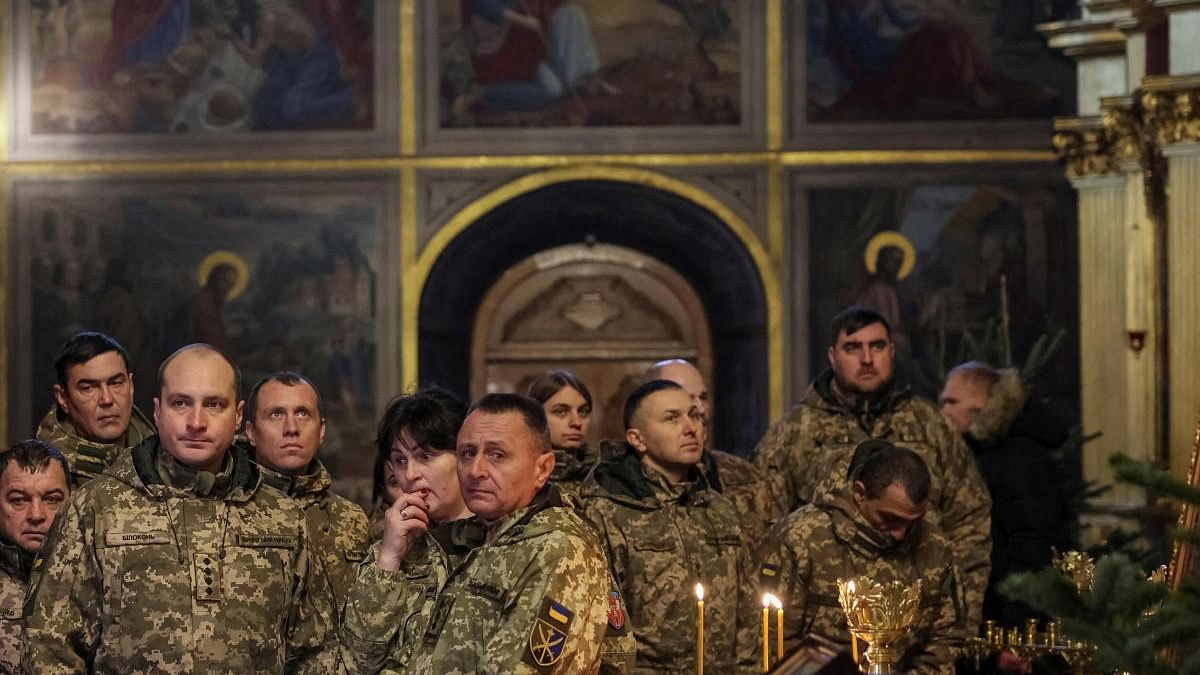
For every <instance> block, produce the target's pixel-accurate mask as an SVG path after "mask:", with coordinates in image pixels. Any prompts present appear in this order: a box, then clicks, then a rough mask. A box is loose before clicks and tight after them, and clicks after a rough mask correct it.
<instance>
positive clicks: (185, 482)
mask: <svg viewBox="0 0 1200 675" xmlns="http://www.w3.org/2000/svg"><path fill="white" fill-rule="evenodd" d="M154 468H155V469H156V470H157V471H158V476H159V478H161V479H162V484H163V485H165V486H166V487H167V488H168V489H169V490H171V491H172V492H175V493H178V494H188V495H196V496H199V497H207V496H209V495H218V496H222V495H224V494H225V493H226V492H228V491H229V485H230V481H231V479H232V476H233V460H232V459H231V458H230V456H229V455H228V454H226V455H225V458H224V462H223V464H222V466H221V470H220V471H218V472H217V473H215V474H214V473H212V472H209V471H204V470H202V469H195V468H192V467H190V466H187V465H185V464H183V463H182V462H180V461H179V460H177V459H175V457H174V456H172V455H171V453H169V452H167V451H166V450H165V449H164V448H163V447H162V446H159V448H158V453H157V454H156V455H155V457H154Z"/></svg>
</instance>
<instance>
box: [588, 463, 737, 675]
mask: <svg viewBox="0 0 1200 675" xmlns="http://www.w3.org/2000/svg"><path fill="white" fill-rule="evenodd" d="M581 496H582V497H583V500H584V510H585V512H586V514H587V516H588V518H589V519H591V521H592V522H593V523H595V525H596V526H597V527H598V528H599V529H600V535H601V539H602V540H603V542H604V545H605V549H606V551H607V553H608V559H609V564H610V565H611V566H612V571H613V575H614V576H615V577H616V582H617V585H618V586H619V587H620V588H621V591H622V592H623V593H624V596H625V604H626V607H627V608H628V610H629V615H630V618H631V619H632V621H633V625H634V626H635V627H636V629H637V630H636V635H637V667H636V669H635V670H636V672H653V671H661V670H664V669H665V670H671V671H674V672H685V671H689V670H691V671H695V670H696V630H697V626H696V597H695V595H694V592H693V588H694V587H695V585H696V583H697V582H699V583H702V584H703V585H704V587H705V597H706V601H705V625H706V635H707V638H706V641H705V666H706V668H709V669H711V671H712V672H719V673H724V672H732V671H733V670H734V668H735V666H736V665H737V661H738V655H744V656H748V655H750V653H751V652H750V651H749V650H750V649H752V646H747V644H746V641H747V640H753V632H752V630H753V629H752V626H750V625H749V624H750V623H752V619H751V618H749V617H747V616H745V614H744V613H743V612H741V611H739V608H740V607H743V606H744V605H745V602H747V601H748V598H747V592H748V590H750V589H751V588H752V586H751V583H750V582H751V580H752V571H753V570H752V569H751V562H750V556H749V553H748V548H747V546H746V545H745V542H744V540H743V536H742V530H741V523H740V520H739V517H738V513H737V510H736V508H735V507H734V505H733V503H732V502H731V501H730V500H729V499H727V498H726V497H724V496H723V495H721V494H720V493H719V492H717V491H716V490H714V489H712V487H711V486H710V485H709V483H708V479H707V477H706V475H705V474H704V472H702V471H700V470H698V469H697V470H696V471H694V472H693V480H692V481H691V482H689V483H686V484H684V485H682V486H679V485H672V484H671V483H669V482H668V481H667V479H666V478H665V477H664V476H662V475H661V474H659V473H657V472H654V471H651V470H647V469H645V468H644V467H643V465H642V463H641V461H640V459H639V458H638V456H637V455H636V454H635V453H633V452H632V451H628V452H627V453H626V454H625V455H623V456H621V457H619V458H617V459H614V460H607V461H604V462H602V463H601V464H600V465H599V466H597V467H596V469H595V470H594V471H593V472H592V475H591V476H590V477H589V478H588V481H587V482H586V483H584V486H583V488H582V494H581ZM747 631H751V632H747Z"/></svg>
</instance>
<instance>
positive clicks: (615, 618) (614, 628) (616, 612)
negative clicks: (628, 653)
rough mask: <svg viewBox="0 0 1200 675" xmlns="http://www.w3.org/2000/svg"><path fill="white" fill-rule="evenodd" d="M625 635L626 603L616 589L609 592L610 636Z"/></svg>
mask: <svg viewBox="0 0 1200 675" xmlns="http://www.w3.org/2000/svg"><path fill="white" fill-rule="evenodd" d="M624 634H625V601H623V600H622V599H621V592H620V591H618V590H617V589H615V588H614V589H612V590H611V591H609V592H608V635H610V636H615V635H624Z"/></svg>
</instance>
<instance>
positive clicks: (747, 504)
mask: <svg viewBox="0 0 1200 675" xmlns="http://www.w3.org/2000/svg"><path fill="white" fill-rule="evenodd" d="M652 380H666V381H668V382H674V383H675V384H677V385H679V386H680V387H682V388H683V391H684V392H685V393H686V394H687V395H688V398H690V399H691V402H692V405H694V406H696V411H697V412H698V413H699V414H700V419H701V428H700V443H701V446H702V447H704V449H705V450H704V455H703V458H702V459H701V464H703V465H704V466H706V467H708V472H709V474H710V475H711V476H713V477H714V478H715V481H714V484H713V487H714V489H716V490H717V491H718V492H720V493H722V494H724V495H725V496H726V497H728V498H729V500H730V501H731V502H733V505H734V507H735V508H736V509H737V511H738V517H739V518H740V520H741V522H742V531H743V533H744V534H745V536H746V540H747V541H748V542H749V543H750V544H751V545H752V546H756V545H757V544H758V542H759V540H760V539H761V538H762V535H763V534H765V533H766V531H767V528H769V527H770V526H771V524H772V523H774V522H775V521H776V520H778V519H779V517H780V516H782V515H783V514H782V513H781V512H780V509H779V501H778V500H776V499H772V498H771V495H770V493H768V492H767V485H766V482H765V481H763V480H762V476H761V474H759V472H758V469H755V468H754V465H753V464H751V463H750V462H748V461H746V460H744V459H742V458H741V457H738V456H737V455H731V454H729V453H728V452H720V451H718V450H712V449H709V447H708V439H709V438H710V437H711V436H712V433H711V432H712V415H711V414H710V411H711V409H712V397H711V395H710V394H709V392H708V385H707V384H705V382H704V375H703V374H701V372H700V369H699V368H697V367H696V366H694V365H692V364H691V363H689V362H687V361H684V360H683V359H667V360H665V361H659V362H658V363H656V364H654V365H653V366H651V367H650V369H649V370H647V371H646V381H647V382H649V381H652Z"/></svg>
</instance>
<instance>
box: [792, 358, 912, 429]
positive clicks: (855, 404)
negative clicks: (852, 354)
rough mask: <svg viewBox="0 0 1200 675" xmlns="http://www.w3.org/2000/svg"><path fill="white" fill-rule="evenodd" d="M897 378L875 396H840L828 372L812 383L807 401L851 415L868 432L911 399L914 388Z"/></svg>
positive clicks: (894, 377)
mask: <svg viewBox="0 0 1200 675" xmlns="http://www.w3.org/2000/svg"><path fill="white" fill-rule="evenodd" d="M898 378H899V376H898V375H893V376H892V381H891V382H889V383H888V384H887V385H886V386H885V387H884V388H883V389H881V390H879V391H877V392H875V393H873V394H868V395H860V396H854V395H849V394H843V393H842V392H839V391H838V389H837V385H836V383H835V382H834V376H833V370H831V369H829V368H826V369H825V370H824V371H822V372H821V374H820V375H818V376H817V379H815V380H813V383H812V386H811V387H809V393H808V395H807V396H805V400H806V402H808V403H809V404H810V405H814V406H818V407H823V408H825V409H826V410H829V411H831V412H834V413H838V414H843V415H850V416H852V417H854V418H855V419H856V420H858V422H859V425H861V426H862V428H863V429H864V430H866V431H868V432H869V431H870V429H871V427H872V426H873V422H874V421H875V420H878V419H881V418H883V417H886V416H887V415H888V414H890V413H892V412H894V411H895V410H896V409H897V408H899V407H900V406H901V405H903V404H904V403H905V402H906V401H908V400H909V399H911V398H912V388H910V387H909V386H908V385H906V384H904V383H903V382H901V381H900V380H899V379H898Z"/></svg>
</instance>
